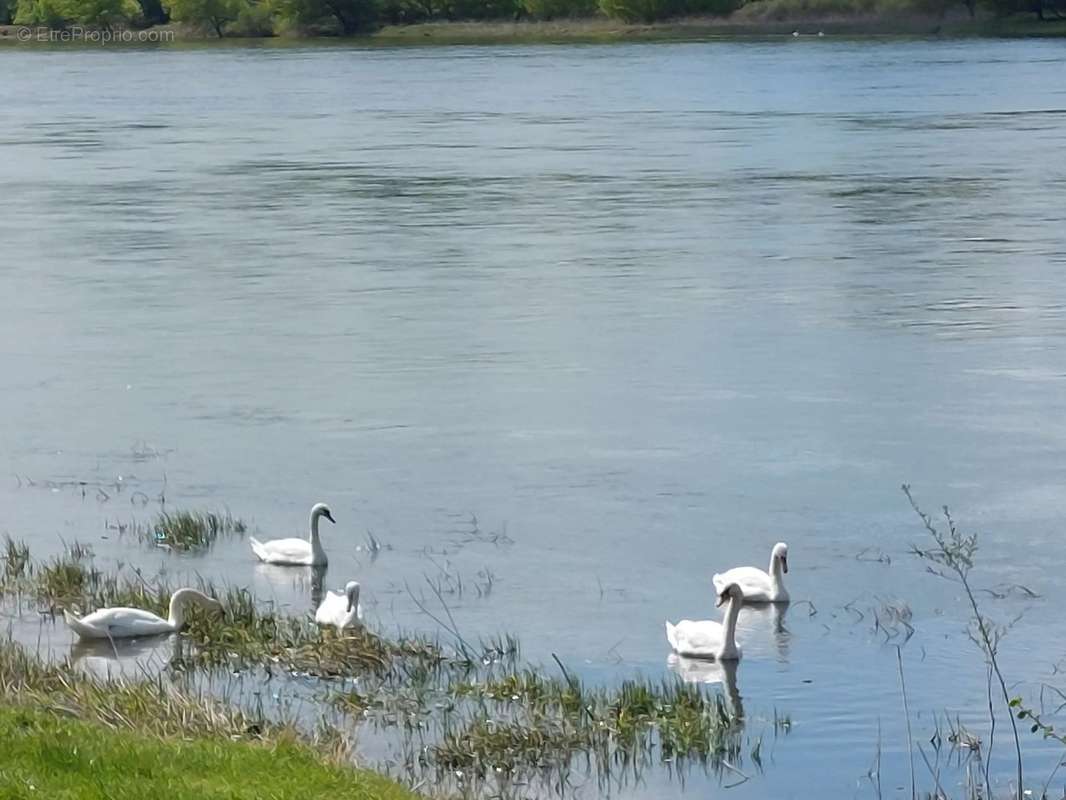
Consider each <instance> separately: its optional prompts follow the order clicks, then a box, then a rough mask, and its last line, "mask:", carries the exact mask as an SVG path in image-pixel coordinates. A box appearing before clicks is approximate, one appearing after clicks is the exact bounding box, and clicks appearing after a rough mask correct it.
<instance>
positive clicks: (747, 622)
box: [737, 603, 792, 664]
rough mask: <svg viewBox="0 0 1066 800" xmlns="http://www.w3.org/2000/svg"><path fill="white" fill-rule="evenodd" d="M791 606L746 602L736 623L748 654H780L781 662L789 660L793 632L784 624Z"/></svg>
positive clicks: (739, 636)
mask: <svg viewBox="0 0 1066 800" xmlns="http://www.w3.org/2000/svg"><path fill="white" fill-rule="evenodd" d="M789 608H790V606H789V605H788V604H787V603H764V604H760V605H745V606H744V608H743V609H742V610H741V614H740V620H739V622H738V623H737V639H739V640H740V643H741V644H742V645H743V647H744V653H745V655H747V656H749V657H750V656H762V655H768V654H769V653H770V652H771V651H773V652H775V653H776V654H777V660H778V662H780V663H782V664H787V663H788V656H789V650H790V649H791V643H792V633H791V631H789V629H788V628H787V627H785V617H786V616H787V615H788V609H789Z"/></svg>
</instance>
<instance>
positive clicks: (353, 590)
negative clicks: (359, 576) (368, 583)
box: [344, 581, 359, 611]
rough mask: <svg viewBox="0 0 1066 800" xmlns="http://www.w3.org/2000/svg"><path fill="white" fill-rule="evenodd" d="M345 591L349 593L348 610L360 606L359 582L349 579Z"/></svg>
mask: <svg viewBox="0 0 1066 800" xmlns="http://www.w3.org/2000/svg"><path fill="white" fill-rule="evenodd" d="M344 593H345V594H346V595H348V610H349V611H351V610H352V609H353V608H358V607H359V582H358V581H348V583H346V584H345V586H344Z"/></svg>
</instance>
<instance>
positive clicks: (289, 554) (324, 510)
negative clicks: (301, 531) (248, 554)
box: [248, 503, 337, 566]
mask: <svg viewBox="0 0 1066 800" xmlns="http://www.w3.org/2000/svg"><path fill="white" fill-rule="evenodd" d="M319 517H325V518H326V519H328V520H329V521H330V522H332V523H333V524H334V525H336V524H337V520H335V519H333V514H332V513H331V512H330V510H329V506H327V505H326V504H325V503H316V504H315V505H314V506H312V507H311V533H310V534H309V535H308V537H307V539H306V540H305V539H271V540H270V541H269V542H261V541H259V540H258V539H255V538H253V537H249V538H248V543H249V544H251V546H252V552H254V553H255V554H256V556H258V558H259V560H260V561H265V562H266V563H267V564H295V565H299V566H306V565H311V566H325V565H326V564H328V563H329V559H328V558H326V551H325V550H323V549H322V543H321V542H320V541H319V540H318V518H319Z"/></svg>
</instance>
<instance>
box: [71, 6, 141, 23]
mask: <svg viewBox="0 0 1066 800" xmlns="http://www.w3.org/2000/svg"><path fill="white" fill-rule="evenodd" d="M66 6H67V11H68V13H69V15H70V18H71V19H73V20H74V21H75V22H78V23H81V24H82V25H98V26H100V27H102V28H111V27H112V26H114V25H118V24H120V23H124V22H129V21H130V20H131V19H133V18H135V17H137V16H138V15H139V14H140V7H139V6H138V5H137V4H136V3H135V2H133V0H66Z"/></svg>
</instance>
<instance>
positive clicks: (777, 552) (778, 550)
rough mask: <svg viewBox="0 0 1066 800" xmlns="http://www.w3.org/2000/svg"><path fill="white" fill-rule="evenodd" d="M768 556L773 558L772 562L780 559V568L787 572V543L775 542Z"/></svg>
mask: <svg viewBox="0 0 1066 800" xmlns="http://www.w3.org/2000/svg"><path fill="white" fill-rule="evenodd" d="M770 557H771V558H772V559H773V560H774V562H778V561H780V562H781V570H782V571H783V572H788V545H787V544H785V543H784V542H778V543H777V544H775V545H774V549H773V552H772V553H771V554H770Z"/></svg>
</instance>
